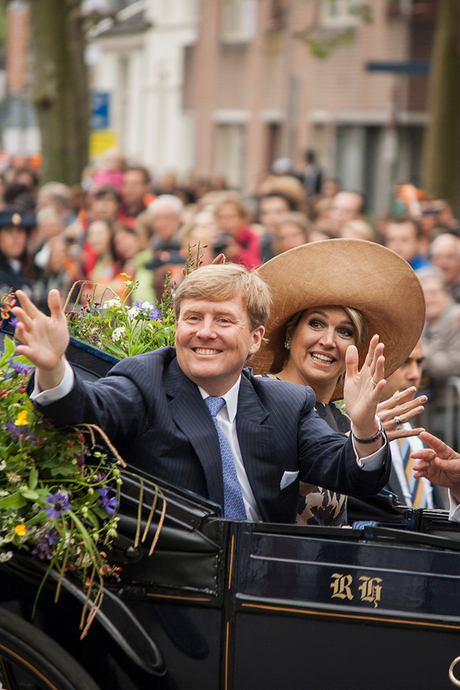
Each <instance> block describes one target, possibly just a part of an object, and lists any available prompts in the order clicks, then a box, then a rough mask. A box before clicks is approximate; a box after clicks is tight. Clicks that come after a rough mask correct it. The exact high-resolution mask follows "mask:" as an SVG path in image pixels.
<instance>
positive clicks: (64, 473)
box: [51, 462, 75, 477]
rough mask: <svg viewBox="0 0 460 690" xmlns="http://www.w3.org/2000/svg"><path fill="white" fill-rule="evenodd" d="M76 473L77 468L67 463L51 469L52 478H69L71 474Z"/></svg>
mask: <svg viewBox="0 0 460 690" xmlns="http://www.w3.org/2000/svg"><path fill="white" fill-rule="evenodd" d="M74 473H75V466H74V465H72V463H70V462H66V463H64V464H63V465H58V467H53V468H52V469H51V476H53V477H57V476H61V477H68V476H69V474H74Z"/></svg>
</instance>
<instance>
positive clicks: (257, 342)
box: [248, 326, 265, 355]
mask: <svg viewBox="0 0 460 690" xmlns="http://www.w3.org/2000/svg"><path fill="white" fill-rule="evenodd" d="M264 333H265V327H264V326H259V327H258V328H256V329H255V330H254V331H252V345H251V347H250V348H249V352H248V355H255V353H256V352H258V351H259V348H260V346H261V345H262V338H263V337H264Z"/></svg>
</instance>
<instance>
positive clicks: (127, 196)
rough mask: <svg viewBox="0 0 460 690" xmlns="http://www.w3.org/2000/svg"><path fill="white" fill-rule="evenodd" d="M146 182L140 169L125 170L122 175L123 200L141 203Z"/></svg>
mask: <svg viewBox="0 0 460 690" xmlns="http://www.w3.org/2000/svg"><path fill="white" fill-rule="evenodd" d="M147 187H148V185H147V183H146V182H145V180H144V175H143V174H142V172H141V171H140V170H127V171H126V172H125V174H124V175H123V200H124V202H125V203H126V204H128V205H130V204H139V205H140V204H142V202H143V199H144V196H145V194H147Z"/></svg>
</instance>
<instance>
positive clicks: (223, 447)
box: [205, 397, 247, 520]
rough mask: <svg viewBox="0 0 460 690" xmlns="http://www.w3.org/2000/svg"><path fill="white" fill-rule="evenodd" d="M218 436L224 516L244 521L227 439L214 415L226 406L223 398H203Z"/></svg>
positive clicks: (232, 459)
mask: <svg viewBox="0 0 460 690" xmlns="http://www.w3.org/2000/svg"><path fill="white" fill-rule="evenodd" d="M205 403H206V405H207V406H208V410H209V411H210V413H211V416H212V419H213V422H214V425H215V427H216V429H217V435H218V436H219V445H220V454H221V457H222V475H223V478H224V516H225V517H226V518H229V519H230V520H246V519H247V518H246V510H245V508H244V502H243V494H242V493H241V486H240V483H239V481H238V477H237V474H236V468H235V461H234V458H233V454H232V449H231V448H230V444H229V442H228V439H227V437H226V435H225V434H224V432H223V431H222V429H221V428H220V426H219V424H218V423H217V418H216V415H217V413H218V412H219V410H221V409H222V408H223V406H224V405H225V404H226V403H225V400H224V398H211V397H209V398H205Z"/></svg>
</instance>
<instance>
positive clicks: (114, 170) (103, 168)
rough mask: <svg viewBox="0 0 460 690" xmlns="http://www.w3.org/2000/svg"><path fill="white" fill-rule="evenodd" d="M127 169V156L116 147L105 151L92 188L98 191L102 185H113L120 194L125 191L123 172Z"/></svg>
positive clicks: (93, 179)
mask: <svg viewBox="0 0 460 690" xmlns="http://www.w3.org/2000/svg"><path fill="white" fill-rule="evenodd" d="M125 169H126V158H125V156H124V155H123V153H122V152H121V151H120V150H119V149H117V148H116V147H111V148H109V149H107V150H106V151H104V154H103V157H102V161H101V164H100V167H99V169H98V170H97V171H96V172H95V174H94V176H93V178H92V183H91V189H92V190H94V191H98V190H99V189H100V188H101V187H112V189H115V191H116V192H117V193H118V194H121V193H122V191H123V174H124V171H125Z"/></svg>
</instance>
